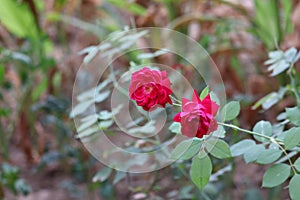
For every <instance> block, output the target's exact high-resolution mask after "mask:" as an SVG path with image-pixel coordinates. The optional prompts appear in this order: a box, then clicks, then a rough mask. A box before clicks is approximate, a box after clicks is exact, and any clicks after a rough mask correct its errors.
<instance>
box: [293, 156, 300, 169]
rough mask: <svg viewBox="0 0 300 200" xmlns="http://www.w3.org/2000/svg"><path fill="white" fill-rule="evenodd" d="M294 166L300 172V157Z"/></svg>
mask: <svg viewBox="0 0 300 200" xmlns="http://www.w3.org/2000/svg"><path fill="white" fill-rule="evenodd" d="M294 167H295V168H296V170H297V171H299V172H300V158H298V159H297V160H296V161H295V163H294Z"/></svg>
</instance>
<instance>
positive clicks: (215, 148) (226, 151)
mask: <svg viewBox="0 0 300 200" xmlns="http://www.w3.org/2000/svg"><path fill="white" fill-rule="evenodd" d="M205 148H206V149H207V151H208V152H209V153H210V154H211V155H213V156H214V157H216V158H219V159H223V158H229V157H231V152H230V148H229V145H228V144H227V143H226V142H224V141H223V140H218V139H210V140H208V141H207V142H206V144H205Z"/></svg>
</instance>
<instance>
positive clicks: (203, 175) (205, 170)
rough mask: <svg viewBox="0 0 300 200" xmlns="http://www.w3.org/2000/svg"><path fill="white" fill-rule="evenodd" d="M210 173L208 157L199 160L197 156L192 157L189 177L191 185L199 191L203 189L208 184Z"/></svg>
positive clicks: (210, 167)
mask: <svg viewBox="0 0 300 200" xmlns="http://www.w3.org/2000/svg"><path fill="white" fill-rule="evenodd" d="M211 172H212V164H211V160H210V158H209V157H208V156H205V157H203V158H199V157H198V156H196V157H194V159H193V161H192V166H191V169H190V176H191V179H192V181H193V183H194V184H195V185H196V186H197V187H198V188H199V190H203V188H204V187H205V186H206V185H207V184H208V182H209V178H210V175H211Z"/></svg>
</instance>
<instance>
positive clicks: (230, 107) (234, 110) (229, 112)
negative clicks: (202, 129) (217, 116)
mask: <svg viewBox="0 0 300 200" xmlns="http://www.w3.org/2000/svg"><path fill="white" fill-rule="evenodd" d="M240 109H241V107H240V103H239V102H238V101H231V102H229V103H227V104H226V105H225V106H224V108H223V110H224V113H225V121H231V120H233V119H235V118H236V117H237V116H238V115H239V113H240Z"/></svg>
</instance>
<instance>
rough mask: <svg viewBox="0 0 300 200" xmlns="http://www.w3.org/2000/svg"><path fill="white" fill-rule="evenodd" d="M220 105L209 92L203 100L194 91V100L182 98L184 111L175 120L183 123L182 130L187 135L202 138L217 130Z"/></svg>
mask: <svg viewBox="0 0 300 200" xmlns="http://www.w3.org/2000/svg"><path fill="white" fill-rule="evenodd" d="M218 109H219V105H217V104H216V103H215V102H213V101H212V100H211V99H210V95H209V94H208V95H207V96H206V97H205V98H204V99H203V100H202V101H201V100H200V98H199V97H198V95H197V92H196V91H194V95H193V99H192V101H190V100H188V99H185V98H182V111H181V112H179V113H178V114H177V115H176V116H175V117H174V121H175V122H180V123H181V132H182V134H183V135H185V136H187V137H198V138H202V137H203V136H204V135H207V134H209V133H210V132H213V131H215V130H217V128H218V124H217V122H216V120H215V118H214V116H215V115H216V114H217V112H218Z"/></svg>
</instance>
